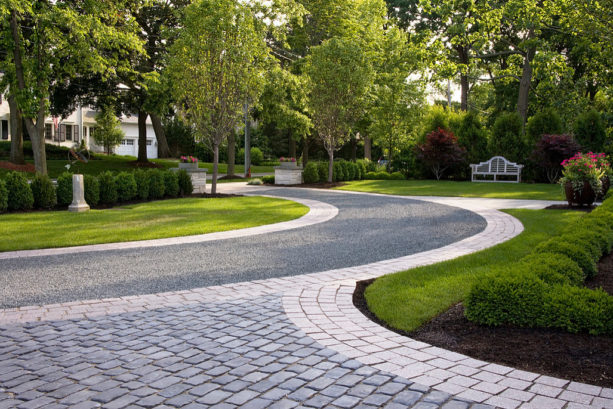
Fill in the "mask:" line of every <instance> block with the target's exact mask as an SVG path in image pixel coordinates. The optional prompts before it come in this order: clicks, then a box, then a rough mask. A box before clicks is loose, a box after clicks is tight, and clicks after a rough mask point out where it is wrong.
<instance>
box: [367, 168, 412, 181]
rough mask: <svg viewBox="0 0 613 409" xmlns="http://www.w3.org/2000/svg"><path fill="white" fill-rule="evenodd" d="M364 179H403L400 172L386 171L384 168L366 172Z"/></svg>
mask: <svg viewBox="0 0 613 409" xmlns="http://www.w3.org/2000/svg"><path fill="white" fill-rule="evenodd" d="M364 179H367V180H404V179H405V177H404V175H403V174H402V172H394V173H388V172H386V171H384V170H382V171H379V172H366V175H364Z"/></svg>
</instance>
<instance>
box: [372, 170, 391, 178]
mask: <svg viewBox="0 0 613 409" xmlns="http://www.w3.org/2000/svg"><path fill="white" fill-rule="evenodd" d="M375 175H376V177H377V179H379V180H389V178H390V174H389V173H387V172H386V171H384V170H381V171H379V172H376V173H375Z"/></svg>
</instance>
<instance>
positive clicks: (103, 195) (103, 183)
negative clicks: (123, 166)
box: [98, 171, 118, 205]
mask: <svg viewBox="0 0 613 409" xmlns="http://www.w3.org/2000/svg"><path fill="white" fill-rule="evenodd" d="M98 183H99V185H100V203H102V204H105V205H114V204H115V203H117V198H118V195H117V184H116V183H115V177H114V176H113V173H112V172H110V171H106V172H102V173H100V174H99V175H98Z"/></svg>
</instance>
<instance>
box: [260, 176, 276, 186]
mask: <svg viewBox="0 0 613 409" xmlns="http://www.w3.org/2000/svg"><path fill="white" fill-rule="evenodd" d="M262 182H263V183H265V184H267V185H274V184H275V177H274V175H267V176H262Z"/></svg>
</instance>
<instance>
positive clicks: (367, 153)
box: [364, 136, 372, 160]
mask: <svg viewBox="0 0 613 409" xmlns="http://www.w3.org/2000/svg"><path fill="white" fill-rule="evenodd" d="M364 159H368V160H372V154H371V149H370V138H369V137H368V136H364Z"/></svg>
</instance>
